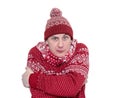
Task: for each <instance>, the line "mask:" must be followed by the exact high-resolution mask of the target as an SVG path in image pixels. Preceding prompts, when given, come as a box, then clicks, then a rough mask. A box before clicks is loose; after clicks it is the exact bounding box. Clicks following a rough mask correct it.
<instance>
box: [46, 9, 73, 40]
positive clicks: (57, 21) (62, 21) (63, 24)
mask: <svg viewBox="0 0 120 98" xmlns="http://www.w3.org/2000/svg"><path fill="white" fill-rule="evenodd" d="M50 17H51V18H50V19H49V20H48V21H47V24H46V28H45V32H44V40H47V38H48V37H50V36H52V35H55V34H68V35H69V36H70V37H71V39H73V30H72V28H71V26H70V23H69V22H68V21H67V19H66V18H64V17H63V16H62V12H61V11H60V9H58V8H53V9H52V10H51V12H50Z"/></svg>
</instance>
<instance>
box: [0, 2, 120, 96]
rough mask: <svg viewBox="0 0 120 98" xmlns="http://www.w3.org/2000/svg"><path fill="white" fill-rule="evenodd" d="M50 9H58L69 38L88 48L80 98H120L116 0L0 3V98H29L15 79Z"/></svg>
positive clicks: (119, 25) (119, 5)
mask: <svg viewBox="0 0 120 98" xmlns="http://www.w3.org/2000/svg"><path fill="white" fill-rule="evenodd" d="M53 7H58V8H60V9H61V10H62V12H63V16H64V17H66V18H67V19H68V20H69V22H70V23H71V25H72V27H73V30H74V38H76V39H78V41H79V42H83V43H85V44H86V45H87V46H88V48H89V52H90V71H89V76H88V83H87V85H86V98H120V76H119V75H120V67H119V66H120V43H119V39H120V35H119V33H120V3H119V0H1V1H0V98H30V96H31V95H30V92H29V89H27V88H24V87H23V85H22V82H21V75H22V74H23V72H24V71H25V69H24V68H25V66H26V61H27V54H28V51H29V49H30V48H31V47H33V46H34V45H36V44H37V43H38V42H39V41H43V35H44V29H45V25H46V22H47V19H49V13H50V10H51V9H52V8H53Z"/></svg>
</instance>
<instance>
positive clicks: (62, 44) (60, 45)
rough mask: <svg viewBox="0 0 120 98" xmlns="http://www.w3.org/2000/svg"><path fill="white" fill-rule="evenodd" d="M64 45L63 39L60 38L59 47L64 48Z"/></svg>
mask: <svg viewBox="0 0 120 98" xmlns="http://www.w3.org/2000/svg"><path fill="white" fill-rule="evenodd" d="M63 46H64V43H63V41H62V40H59V42H58V47H59V48H62V47H63Z"/></svg>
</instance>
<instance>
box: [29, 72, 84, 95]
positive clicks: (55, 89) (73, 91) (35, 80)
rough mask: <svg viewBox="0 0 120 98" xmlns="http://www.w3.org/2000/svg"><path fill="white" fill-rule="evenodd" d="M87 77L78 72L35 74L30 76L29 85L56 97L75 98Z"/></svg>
mask: <svg viewBox="0 0 120 98" xmlns="http://www.w3.org/2000/svg"><path fill="white" fill-rule="evenodd" d="M84 81H85V77H84V76H83V75H81V74H78V73H76V72H70V73H68V74H65V75H59V76H56V75H45V74H40V73H34V74H32V75H30V78H29V84H30V86H31V87H32V88H35V89H40V90H42V91H44V92H46V93H48V94H51V95H55V96H64V97H65V96H67V97H74V96H76V95H77V93H78V92H79V91H80V89H81V87H82V86H83V85H84Z"/></svg>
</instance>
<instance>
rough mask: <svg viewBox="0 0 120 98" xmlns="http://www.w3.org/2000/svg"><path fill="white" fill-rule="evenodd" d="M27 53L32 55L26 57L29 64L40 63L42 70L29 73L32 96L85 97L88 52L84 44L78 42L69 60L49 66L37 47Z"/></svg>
mask: <svg viewBox="0 0 120 98" xmlns="http://www.w3.org/2000/svg"><path fill="white" fill-rule="evenodd" d="M29 55H30V56H31V55H32V56H31V57H29V58H28V62H30V64H29V65H30V66H33V67H35V66H37V65H40V67H39V69H41V70H42V71H41V70H40V71H35V72H34V73H33V74H31V75H30V78H29V84H30V91H31V94H32V98H85V83H86V79H87V74H88V70H89V61H88V57H89V53H88V49H87V47H86V46H85V45H84V44H82V43H78V44H77V45H76V49H75V52H74V54H73V56H72V57H71V58H70V60H69V61H68V62H67V63H62V64H61V65H59V66H51V65H50V63H48V62H47V61H46V60H44V58H43V56H42V53H41V52H40V51H39V49H37V47H33V48H32V49H31V50H30V52H29ZM37 69H38V68H37V67H36V70H37Z"/></svg>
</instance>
